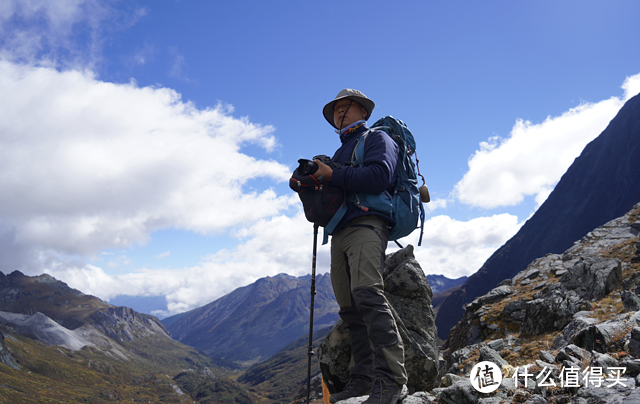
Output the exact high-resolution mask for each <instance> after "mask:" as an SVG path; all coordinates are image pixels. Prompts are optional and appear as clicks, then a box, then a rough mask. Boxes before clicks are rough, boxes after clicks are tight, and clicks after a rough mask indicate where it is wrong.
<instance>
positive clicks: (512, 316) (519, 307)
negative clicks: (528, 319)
mask: <svg viewBox="0 0 640 404" xmlns="http://www.w3.org/2000/svg"><path fill="white" fill-rule="evenodd" d="M526 302H527V301H526V300H525V299H520V300H515V301H513V302H509V303H507V305H506V306H504V309H503V310H502V313H503V314H504V316H505V317H506V319H507V321H510V322H512V323H516V324H522V322H523V321H524V314H525V311H524V310H525V307H526Z"/></svg>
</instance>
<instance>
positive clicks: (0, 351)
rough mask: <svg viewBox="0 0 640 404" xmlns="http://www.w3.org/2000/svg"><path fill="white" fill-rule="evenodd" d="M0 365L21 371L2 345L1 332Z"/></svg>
mask: <svg viewBox="0 0 640 404" xmlns="http://www.w3.org/2000/svg"><path fill="white" fill-rule="evenodd" d="M0 274H2V272H0ZM0 363H3V364H5V365H7V366H9V367H10V368H12V369H15V370H20V369H21V367H20V365H18V362H16V360H15V358H14V357H13V355H11V352H10V351H9V350H8V349H7V347H6V345H5V343H4V334H3V333H2V332H0Z"/></svg>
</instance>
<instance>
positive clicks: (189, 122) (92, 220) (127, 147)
mask: <svg viewBox="0 0 640 404" xmlns="http://www.w3.org/2000/svg"><path fill="white" fill-rule="evenodd" d="M0 92H1V93H2V94H3V97H2V99H0V187H1V188H2V189H3V195H5V197H3V198H2V199H0V226H1V228H2V229H5V230H3V233H4V234H5V235H8V234H11V235H12V237H11V239H12V243H13V245H15V246H31V247H33V248H34V249H37V250H49V249H50V250H55V251H57V252H59V253H62V254H66V255H82V256H90V255H94V254H97V253H99V252H100V251H102V250H104V249H107V248H118V247H127V246H131V245H132V244H134V243H138V244H143V243H145V242H146V241H147V240H148V237H149V234H150V233H151V232H153V231H155V230H158V229H162V228H167V227H174V228H179V229H184V230H190V231H194V232H198V233H202V234H212V233H221V232H225V231H227V229H229V228H231V227H234V226H237V225H241V224H243V223H247V222H256V221H259V220H260V219H262V218H265V217H270V216H273V215H275V214H278V212H280V211H282V210H284V209H287V208H288V207H289V206H290V205H291V204H292V203H294V202H295V200H294V199H293V197H292V196H291V195H287V196H278V195H277V194H276V193H275V191H274V190H273V189H270V188H269V189H264V190H260V191H258V190H253V191H246V192H245V191H243V187H244V185H245V184H246V183H247V182H248V181H250V180H251V179H254V178H256V177H264V178H267V179H270V180H271V181H273V183H276V182H278V181H286V180H287V179H288V177H289V171H290V170H289V168H288V167H286V166H284V165H283V164H280V163H278V162H275V161H271V160H260V159H256V158H254V157H251V156H248V155H246V154H243V153H242V152H241V147H242V145H243V144H246V143H253V144H257V145H259V146H261V147H263V148H265V149H267V150H273V149H274V148H275V147H276V146H277V141H276V139H275V137H274V136H273V134H272V132H273V128H271V127H269V126H259V125H255V124H252V123H250V122H249V121H248V120H247V119H237V118H234V117H232V116H231V115H230V113H231V111H232V110H231V109H230V108H229V107H225V106H222V105H219V106H217V107H215V108H207V109H197V108H195V107H194V106H193V105H192V104H190V103H188V102H184V101H182V100H181V98H180V95H179V94H178V93H176V92H175V91H173V90H171V89H167V88H150V87H145V88H140V87H138V86H136V84H135V83H130V84H125V85H120V84H113V83H107V82H102V81H99V80H97V79H96V78H95V77H94V76H93V75H92V74H91V73H90V72H86V71H85V72H80V71H76V70H70V71H63V72H60V71H57V70H55V69H51V68H45V67H31V66H25V65H18V64H14V63H11V62H7V61H0ZM5 238H6V239H8V236H6V237H5ZM25 248H26V247H25ZM17 250H19V251H22V250H20V249H17ZM0 259H3V258H0ZM6 259H9V258H6ZM16 269H18V268H16Z"/></svg>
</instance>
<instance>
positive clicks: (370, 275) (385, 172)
mask: <svg viewBox="0 0 640 404" xmlns="http://www.w3.org/2000/svg"><path fill="white" fill-rule="evenodd" d="M374 107H375V103H374V102H373V101H372V100H370V99H369V98H367V97H366V96H365V95H364V94H363V93H362V92H360V91H358V90H353V89H344V90H342V91H340V92H339V93H338V95H337V96H336V98H335V99H334V100H332V101H331V102H329V103H328V104H327V105H325V106H324V108H323V110H322V113H323V115H324V117H325V118H326V120H327V121H328V122H329V123H330V124H331V125H332V126H333V127H334V128H336V129H337V130H336V132H337V133H338V134H339V135H340V140H341V142H342V146H340V148H339V149H338V150H337V151H336V152H335V154H334V156H333V158H332V160H333V162H334V163H337V164H341V165H342V166H341V167H339V168H337V169H335V170H332V169H331V168H330V167H329V166H327V165H325V164H323V163H322V162H320V161H319V160H315V162H316V163H317V164H318V166H319V167H318V171H317V172H316V173H315V174H314V176H315V177H316V178H319V177H320V176H322V175H324V177H325V179H326V180H327V181H331V184H332V185H334V186H338V187H340V188H342V189H344V190H345V191H346V197H347V200H350V197H351V195H353V194H354V193H356V192H367V193H371V194H380V193H383V192H384V191H388V192H389V193H392V192H393V187H394V182H395V178H396V163H397V159H398V146H397V144H396V143H395V142H394V141H393V140H392V139H391V138H390V137H389V136H388V135H387V134H386V133H385V132H383V131H380V130H373V131H370V132H369V133H368V135H367V140H366V142H365V145H364V164H363V165H362V166H356V167H353V166H351V160H352V154H353V152H354V148H355V145H356V142H357V140H358V138H360V137H361V136H362V135H363V134H364V133H365V132H366V131H367V130H368V129H369V128H368V127H367V124H366V121H367V120H368V119H369V117H371V113H372V112H373V108H374ZM393 225H394V221H393V220H392V219H391V218H390V217H389V216H386V215H385V214H383V213H380V212H376V211H373V210H363V209H360V208H358V206H357V205H356V204H355V203H347V211H346V213H345V215H344V217H343V218H342V219H341V220H340V222H339V223H338V225H337V226H336V228H335V229H334V230H333V232H332V239H331V282H332V284H333V291H334V293H335V296H336V300H337V302H338V305H339V306H340V318H341V319H342V320H343V321H344V322H345V323H346V324H347V325H348V328H349V340H350V342H351V352H352V363H351V367H350V373H351V377H350V379H349V382H348V383H347V385H346V386H345V388H344V390H343V391H342V392H340V393H336V394H334V395H332V396H331V402H332V403H336V402H338V401H341V400H345V399H348V398H351V397H359V396H364V395H367V394H368V395H369V398H368V399H367V401H365V403H367V404H372V403H376V404H378V403H384V404H395V403H396V402H397V401H398V399H399V397H400V394H401V392H402V386H403V385H404V384H406V383H407V372H406V370H405V368H404V347H403V344H402V339H401V337H400V333H399V332H398V328H397V326H396V323H395V320H394V318H393V316H392V315H391V311H390V309H389V304H388V302H387V300H386V298H385V296H384V282H383V279H382V271H383V269H384V260H385V250H386V248H387V242H388V240H389V232H390V229H391V226H393ZM372 348H373V349H372Z"/></svg>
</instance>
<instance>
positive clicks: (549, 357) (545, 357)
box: [538, 350, 556, 363]
mask: <svg viewBox="0 0 640 404" xmlns="http://www.w3.org/2000/svg"><path fill="white" fill-rule="evenodd" d="M538 356H539V357H540V359H541V360H543V361H545V362H548V363H553V362H554V361H555V360H556V358H555V357H554V356H553V355H551V354H550V353H549V352H548V351H544V350H542V351H540V354H539V355H538Z"/></svg>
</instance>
